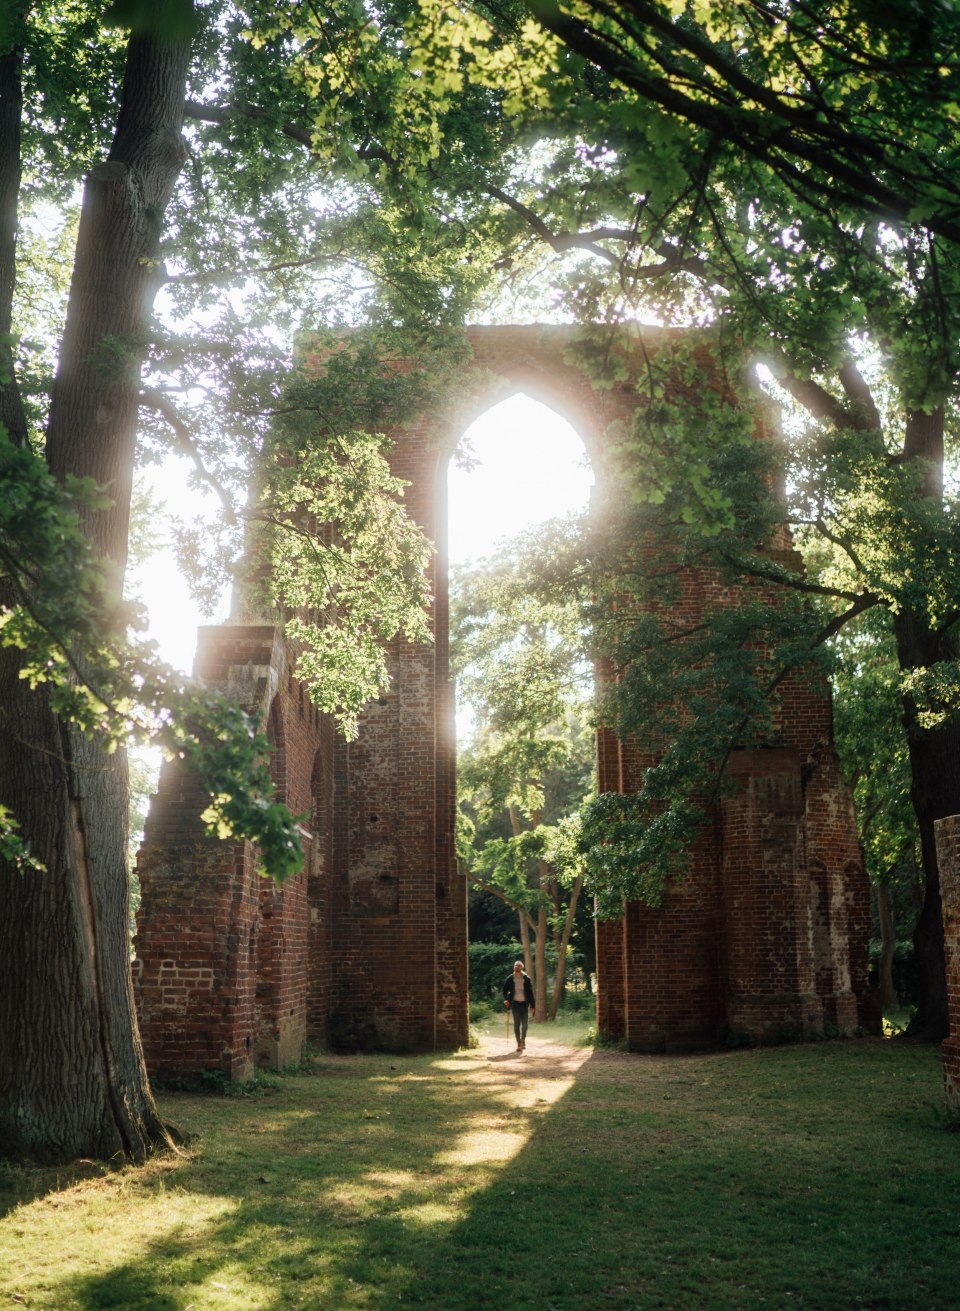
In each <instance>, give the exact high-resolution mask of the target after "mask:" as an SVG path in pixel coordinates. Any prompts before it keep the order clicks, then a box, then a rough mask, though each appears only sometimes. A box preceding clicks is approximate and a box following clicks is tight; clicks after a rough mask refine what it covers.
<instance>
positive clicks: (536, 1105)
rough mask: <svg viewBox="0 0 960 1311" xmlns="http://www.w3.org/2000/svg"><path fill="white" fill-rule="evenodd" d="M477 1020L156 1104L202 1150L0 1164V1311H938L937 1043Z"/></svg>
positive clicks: (951, 1191) (941, 1268)
mask: <svg viewBox="0 0 960 1311" xmlns="http://www.w3.org/2000/svg"><path fill="white" fill-rule="evenodd" d="M485 1027H486V1030H487V1032H486V1035H485V1036H484V1037H483V1041H482V1045H481V1047H480V1048H478V1049H475V1050H471V1051H467V1052H462V1053H459V1054H457V1055H452V1056H421V1057H399V1056H356V1057H344V1056H318V1057H316V1058H315V1060H314V1061H313V1063H312V1066H311V1068H310V1069H309V1070H308V1071H305V1072H300V1073H296V1074H288V1075H284V1076H282V1077H280V1078H276V1079H274V1080H272V1081H271V1082H272V1084H273V1086H272V1087H270V1088H268V1089H267V1090H266V1093H265V1095H262V1096H250V1097H241V1098H220V1097H214V1096H205V1097H197V1096H192V1095H186V1094H176V1095H169V1094H168V1095H165V1096H164V1098H163V1104H164V1107H165V1109H166V1111H167V1113H168V1114H169V1115H170V1116H171V1117H172V1118H174V1119H176V1120H177V1121H178V1122H179V1123H180V1124H181V1126H182V1127H184V1128H186V1129H188V1130H190V1131H192V1132H194V1133H196V1134H197V1135H198V1137H197V1138H196V1140H195V1141H194V1142H193V1143H192V1144H191V1146H190V1147H189V1148H188V1149H187V1150H186V1151H185V1152H184V1154H183V1155H181V1156H180V1157H166V1158H162V1159H157V1160H155V1161H153V1162H151V1163H150V1164H149V1165H147V1166H146V1167H144V1168H142V1169H133V1168H125V1169H121V1170H117V1171H114V1172H109V1173H108V1172H104V1171H102V1170H101V1169H100V1168H99V1167H96V1166H93V1165H90V1164H86V1165H84V1164H80V1165H78V1166H76V1167H72V1168H69V1169H62V1170H60V1171H59V1172H54V1171H49V1170H45V1171H40V1170H27V1169H20V1168H16V1167H4V1166H2V1165H0V1308H3V1311H7V1309H8V1308H14V1307H34V1308H41V1307H42V1308H50V1309H51V1311H53V1309H55V1311H76V1309H77V1308H83V1309H84V1311H86V1309H87V1308H100V1307H115V1308H122V1309H123V1311H339V1308H357V1309H363V1311H367V1309H370V1311H374V1309H375V1311H382V1309H383V1308H387V1307H391V1308H397V1307H402V1306H404V1305H412V1306H421V1307H426V1308H432V1309H435V1311H475V1309H477V1308H498V1311H574V1309H576V1311H581V1309H582V1311H603V1309H604V1308H610V1309H611V1311H641V1309H642V1311H648V1309H649V1311H652V1309H653V1308H676V1309H678V1311H700V1309H701V1308H731V1309H734V1308H735V1309H736V1311H745V1309H747V1308H767V1309H768V1311H769V1309H770V1308H794V1309H796V1308H809V1309H816V1311H828V1309H832V1308H836V1309H837V1311H840V1309H841V1308H842V1309H843V1311H850V1309H852V1308H871V1309H873V1311H879V1309H880V1308H885V1309H887V1311H909V1309H910V1308H916V1311H957V1309H958V1308H960V1134H957V1133H953V1132H951V1131H950V1128H949V1125H948V1121H947V1118H946V1116H945V1115H944V1113H943V1111H942V1109H941V1108H942V1104H943V1096H942V1083H941V1072H940V1061H939V1055H938V1053H937V1051H936V1050H933V1049H930V1048H927V1047H917V1046H914V1045H912V1044H909V1043H905V1042H902V1041H889V1042H884V1041H881V1040H877V1039H864V1040H862V1041H851V1042H825V1043H820V1044H814V1045H808V1046H790V1047H780V1048H767V1049H758V1050H740V1051H730V1052H720V1053H714V1054H710V1055H705V1056H694V1057H638V1056H630V1055H627V1054H624V1053H620V1052H606V1051H591V1050H590V1049H589V1048H585V1047H578V1046H575V1045H573V1043H574V1040H575V1039H576V1037H577V1035H578V1033H582V1031H583V1029H582V1026H581V1028H580V1029H577V1027H576V1026H569V1025H568V1026H563V1027H561V1028H560V1029H557V1030H554V1029H552V1028H551V1029H550V1030H549V1031H548V1036H547V1037H542V1036H541V1033H542V1032H543V1029H541V1027H540V1026H535V1027H534V1028H533V1029H531V1036H530V1039H529V1041H528V1049H527V1054H526V1055H525V1056H523V1057H518V1056H516V1055H515V1053H513V1052H512V1051H511V1047H512V1042H510V1043H508V1040H507V1037H506V1035H505V1032H504V1025H503V1023H502V1022H500V1023H496V1022H494V1021H491V1022H490V1023H489V1024H488V1025H487V1026H485ZM544 1028H546V1026H544Z"/></svg>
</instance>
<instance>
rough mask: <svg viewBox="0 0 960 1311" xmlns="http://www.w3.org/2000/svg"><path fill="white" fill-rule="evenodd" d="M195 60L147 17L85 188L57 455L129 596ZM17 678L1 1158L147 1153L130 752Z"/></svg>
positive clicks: (8, 680) (2, 771) (13, 671)
mask: <svg viewBox="0 0 960 1311" xmlns="http://www.w3.org/2000/svg"><path fill="white" fill-rule="evenodd" d="M157 12H159V6H158V8H157ZM188 60H189V42H188V41H186V40H180V39H178V40H168V39H164V37H163V35H162V34H157V33H156V32H151V31H146V30H141V31H139V32H137V33H134V35H133V36H131V38H130V42H129V45H128V51H127V64H126V72H125V78H124V87H123V95H122V101H121V105H120V110H119V114H118V119H117V130H116V135H115V139H114V143H113V147H112V149H111V151H110V155H109V158H108V159H107V160H106V161H105V162H104V163H102V164H99V165H97V166H96V167H95V168H94V169H93V170H92V171H91V173H90V174H89V176H88V178H87V181H86V186H85V189H84V198H83V207H82V211H81V219H80V230H79V235H78V240H77V253H76V261H75V266H74V274H73V281H72V284H71V290H70V300H69V305H68V311H67V323H66V328H65V332H64V339H63V343H62V347H61V353H60V364H59V368H58V372H57V377H56V381H55V385H54V391H53V396H52V399H51V411H50V426H49V436H48V444H47V459H48V461H49V465H50V468H51V469H52V471H53V472H54V473H55V474H56V475H57V477H59V478H61V479H62V478H64V477H65V476H66V475H67V474H77V475H81V476H86V477H91V478H93V479H94V480H95V481H96V482H97V483H98V484H100V485H101V486H103V487H104V488H106V489H107V491H108V493H109V495H110V496H111V497H112V498H113V502H114V504H113V507H112V509H110V510H107V511H105V512H101V513H97V514H95V515H90V516H88V518H87V520H86V521H85V523H84V528H85V531H87V533H88V534H89V536H90V537H91V539H92V540H93V541H94V542H95V544H96V546H97V549H98V551H99V553H100V554H101V555H102V556H103V557H104V558H105V560H107V561H108V562H109V565H110V568H111V571H112V572H111V580H110V585H111V587H112V588H113V590H114V593H115V594H116V595H119V592H120V589H121V588H122V580H123V569H124V566H125V563H126V551H127V532H128V525H129V512H130V488H131V483H132V477H133V459H134V440H135V433H136V419H137V405H138V394H139V386H140V371H141V366H142V360H143V354H144V350H145V346H144V336H145V328H146V316H147V314H148V312H149V309H150V306H151V304H152V300H153V296H154V294H155V287H154V285H153V283H152V274H151V269H152V267H153V264H154V261H155V259H156V256H157V253H158V248H159V238H160V230H161V221H162V216H163V212H164V209H165V207H166V205H167V202H168V200H169V197H170V195H171V192H172V189H173V186H174V184H175V182H176V179H177V176H178V174H179V171H180V169H181V167H182V163H183V159H184V149H183V143H182V139H181V136H180V128H181V124H182V112H183V99H184V92H185V83H186V72H187V66H188ZM105 636H106V635H105ZM17 673H18V670H17V660H16V656H15V653H12V652H5V653H4V654H3V656H2V658H0V704H2V706H3V716H2V719H0V801H2V802H4V803H6V804H7V805H9V806H10V807H11V809H12V810H13V812H14V813H15V815H16V817H17V819H18V820H19V821H20V824H21V828H22V831H23V834H24V836H25V837H26V838H27V839H28V840H29V842H30V845H31V847H32V849H33V852H34V854H35V855H37V856H38V857H39V858H40V860H42V861H43V863H44V864H45V866H46V872H45V873H43V874H39V875H33V874H30V875H19V874H18V873H16V872H15V871H11V870H10V869H2V870H0V905H2V908H3V910H2V915H0V962H2V967H3V977H4V983H3V988H2V990H0V1153H6V1154H7V1155H10V1156H15V1157H33V1158H36V1159H39V1160H44V1161H63V1160H68V1159H70V1158H72V1157H76V1156H79V1155H83V1156H92V1157H96V1158H98V1159H101V1160H109V1159H122V1158H128V1159H134V1160H138V1159H142V1158H143V1157H144V1156H145V1155H146V1154H147V1153H148V1152H149V1151H150V1150H151V1149H152V1148H153V1147H155V1146H156V1145H158V1144H163V1143H168V1142H169V1141H170V1139H169V1136H168V1134H167V1131H166V1128H165V1126H164V1125H163V1123H162V1122H161V1120H160V1117H159V1115H158V1113H157V1110H156V1107H155V1105H154V1102H153V1099H152V1095H151V1093H150V1089H149V1085H148V1082H147V1077H146V1071H145V1068H144V1063H143V1055H142V1050H141V1046H140V1041H139V1037H138V1034H137V1029H136V1021H135V1017H134V1012H133V995H132V987H131V979H130V966H129V946H128V936H127V935H128V908H127V902H128V886H127V868H126V813H127V777H126V762H125V759H124V756H123V753H121V752H118V753H116V754H115V755H112V756H108V755H107V754H106V753H105V752H104V751H103V750H102V748H101V746H100V745H99V744H98V743H97V742H95V741H89V740H87V739H84V738H83V737H82V736H80V735H79V734H77V733H76V732H75V731H74V730H73V729H72V728H71V727H70V726H69V725H66V724H63V723H61V722H59V721H58V720H57V718H56V717H55V716H54V715H53V714H52V713H51V711H50V709H49V705H48V703H47V700H46V698H45V697H44V696H43V695H39V694H37V693H31V692H29V691H28V690H27V689H26V687H25V685H24V684H23V683H22V682H21V681H20V680H19V679H18V677H17Z"/></svg>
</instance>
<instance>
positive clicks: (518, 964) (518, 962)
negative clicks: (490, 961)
mask: <svg viewBox="0 0 960 1311" xmlns="http://www.w3.org/2000/svg"><path fill="white" fill-rule="evenodd" d="M518 966H519V967H520V969H523V961H522V960H515V961H514V962H513V968H514V969H516V968H517V967H518Z"/></svg>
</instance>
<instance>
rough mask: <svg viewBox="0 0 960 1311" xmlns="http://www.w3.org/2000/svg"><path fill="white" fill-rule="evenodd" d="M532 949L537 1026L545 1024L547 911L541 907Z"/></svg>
mask: <svg viewBox="0 0 960 1311" xmlns="http://www.w3.org/2000/svg"><path fill="white" fill-rule="evenodd" d="M534 949H535V953H536V960H535V964H534V974H533V995H534V997H535V999H536V1003H535V1004H536V1011H537V1013H536V1016H535V1017H534V1018H535V1020H536V1022H537V1024H546V1022H547V911H546V907H545V906H541V907H540V910H539V912H538V913H537V925H536V929H535V930H534Z"/></svg>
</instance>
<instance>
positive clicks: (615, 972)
mask: <svg viewBox="0 0 960 1311" xmlns="http://www.w3.org/2000/svg"><path fill="white" fill-rule="evenodd" d="M623 935H624V921H623V920H622V919H620V920H597V1032H598V1033H600V1034H602V1035H603V1037H604V1038H607V1039H609V1041H611V1042H619V1041H620V1039H621V1038H625V1037H626V1035H627V1019H626V998H625V995H624V982H625V980H624V965H623Z"/></svg>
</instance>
